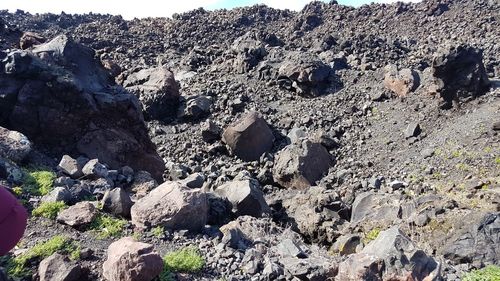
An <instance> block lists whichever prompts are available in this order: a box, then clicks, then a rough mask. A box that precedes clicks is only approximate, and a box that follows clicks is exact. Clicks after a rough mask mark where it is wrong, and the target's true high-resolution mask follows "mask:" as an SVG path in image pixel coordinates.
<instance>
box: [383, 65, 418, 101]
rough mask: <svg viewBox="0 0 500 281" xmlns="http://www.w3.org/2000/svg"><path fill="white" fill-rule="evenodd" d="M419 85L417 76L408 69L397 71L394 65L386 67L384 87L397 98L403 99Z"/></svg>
mask: <svg viewBox="0 0 500 281" xmlns="http://www.w3.org/2000/svg"><path fill="white" fill-rule="evenodd" d="M418 85H419V77H418V74H417V73H416V72H415V71H413V70H411V69H409V68H404V69H402V70H400V71H398V69H397V67H396V66H395V65H389V66H387V67H386V74H385V76H384V86H385V87H386V88H387V89H389V90H391V91H392V92H393V93H395V94H396V95H397V96H399V97H404V96H406V95H408V94H409V93H410V92H412V91H414V90H415V89H416V88H417V87H418Z"/></svg>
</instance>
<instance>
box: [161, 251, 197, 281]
mask: <svg viewBox="0 0 500 281" xmlns="http://www.w3.org/2000/svg"><path fill="white" fill-rule="evenodd" d="M163 261H164V262H165V270H164V272H163V273H162V275H164V276H168V275H169V273H171V272H182V273H196V272H198V271H200V270H201V269H202V268H203V266H205V259H204V258H203V257H202V256H201V254H200V252H199V251H198V249H196V248H195V247H186V248H183V249H180V250H177V251H174V252H171V253H169V254H167V255H166V256H165V257H164V258H163ZM165 280H169V279H165Z"/></svg>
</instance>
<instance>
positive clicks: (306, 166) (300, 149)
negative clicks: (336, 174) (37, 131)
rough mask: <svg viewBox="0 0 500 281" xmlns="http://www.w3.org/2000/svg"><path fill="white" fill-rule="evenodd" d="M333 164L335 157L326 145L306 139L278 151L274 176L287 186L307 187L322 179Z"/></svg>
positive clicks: (277, 180)
mask: <svg viewBox="0 0 500 281" xmlns="http://www.w3.org/2000/svg"><path fill="white" fill-rule="evenodd" d="M332 165H333V157H332V156H331V155H330V153H329V152H328V151H327V150H326V148H325V147H324V146H322V145H321V144H319V143H313V142H311V141H308V140H305V141H303V142H302V143H300V144H291V145H288V146H287V147H285V149H283V150H282V151H280V152H279V153H278V155H277V156H276V158H275V162H274V169H273V177H274V180H275V181H276V182H278V183H279V184H280V185H282V186H284V187H287V188H296V189H302V188H307V187H310V186H312V185H314V184H315V182H316V181H318V180H320V179H321V178H322V177H323V176H324V175H325V174H326V173H327V172H328V169H329V168H330V167H331V166H332Z"/></svg>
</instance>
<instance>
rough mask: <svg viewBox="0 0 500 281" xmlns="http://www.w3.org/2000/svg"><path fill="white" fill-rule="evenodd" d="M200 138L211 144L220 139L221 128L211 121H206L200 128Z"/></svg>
mask: <svg viewBox="0 0 500 281" xmlns="http://www.w3.org/2000/svg"><path fill="white" fill-rule="evenodd" d="M201 137H202V138H203V141H205V142H208V143H212V142H214V141H217V140H219V139H220V138H221V128H219V126H217V125H216V124H215V123H214V122H213V121H212V120H207V121H206V122H204V123H203V124H202V126H201Z"/></svg>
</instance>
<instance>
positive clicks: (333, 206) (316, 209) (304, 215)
mask: <svg viewBox="0 0 500 281" xmlns="http://www.w3.org/2000/svg"><path fill="white" fill-rule="evenodd" d="M282 206H283V208H284V209H285V210H286V214H287V218H286V220H285V221H286V222H287V223H288V224H290V225H291V226H292V228H293V229H294V230H295V231H297V232H299V233H300V234H302V235H303V236H304V237H305V238H307V239H308V240H310V241H314V242H318V243H326V242H333V241H335V238H336V237H337V236H338V233H337V232H336V228H337V225H339V224H341V223H343V222H344V221H346V220H348V219H349V211H350V210H349V208H348V206H347V205H346V204H345V203H344V202H342V200H341V199H340V196H339V195H338V194H336V193H335V192H333V191H331V190H327V189H325V188H323V187H319V186H313V187H311V188H308V189H306V190H304V191H302V192H299V193H297V194H296V195H294V196H292V197H290V198H286V199H284V200H283V201H282Z"/></svg>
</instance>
